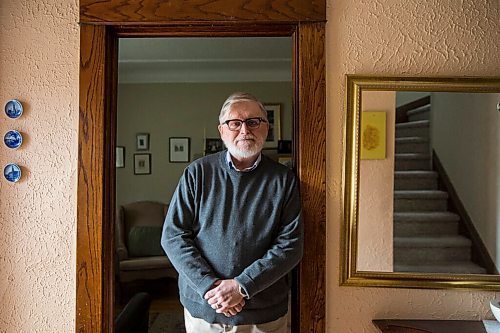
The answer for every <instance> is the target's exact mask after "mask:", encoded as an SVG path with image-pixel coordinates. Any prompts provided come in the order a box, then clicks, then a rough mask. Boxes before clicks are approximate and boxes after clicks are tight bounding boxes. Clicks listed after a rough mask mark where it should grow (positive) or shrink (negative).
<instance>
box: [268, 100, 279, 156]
mask: <svg viewBox="0 0 500 333" xmlns="http://www.w3.org/2000/svg"><path fill="white" fill-rule="evenodd" d="M264 108H265V109H266V111H267V120H268V121H269V132H268V133H267V138H266V142H265V143H264V148H269V149H277V147H278V141H279V140H281V105H280V104H264Z"/></svg>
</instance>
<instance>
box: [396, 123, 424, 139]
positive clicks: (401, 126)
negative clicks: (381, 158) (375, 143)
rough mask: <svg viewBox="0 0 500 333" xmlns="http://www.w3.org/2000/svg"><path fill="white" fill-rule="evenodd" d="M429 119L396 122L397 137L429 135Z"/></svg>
mask: <svg viewBox="0 0 500 333" xmlns="http://www.w3.org/2000/svg"><path fill="white" fill-rule="evenodd" d="M429 124H430V122H429V120H418V121H409V122H406V123H398V124H396V138H402V137H415V136H418V137H423V138H428V137H429Z"/></svg>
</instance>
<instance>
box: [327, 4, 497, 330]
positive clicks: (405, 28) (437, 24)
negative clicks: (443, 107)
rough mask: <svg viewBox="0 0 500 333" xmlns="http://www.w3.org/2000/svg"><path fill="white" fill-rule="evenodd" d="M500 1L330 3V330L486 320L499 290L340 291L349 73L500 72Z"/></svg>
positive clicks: (328, 52)
mask: <svg viewBox="0 0 500 333" xmlns="http://www.w3.org/2000/svg"><path fill="white" fill-rule="evenodd" d="M498 7H499V4H498V1H496V0H490V1H486V0H483V1H476V0H465V1H455V0H445V1H442V0H441V1H438V0H432V1H417V0H408V1H399V0H389V1H387V0H362V1H351V0H330V1H328V2H327V8H328V10H327V19H328V24H327V38H326V44H327V47H326V51H327V53H326V54H327V110H328V111H327V112H328V114H327V125H328V126H327V129H328V130H327V142H328V145H327V146H328V148H327V177H328V182H327V184H328V185H327V186H328V187H327V191H328V192H327V217H328V220H327V240H328V241H327V280H328V283H327V286H328V289H327V327H328V329H327V331H328V332H331V333H333V332H341V333H348V332H349V333H350V332H352V333H359V332H368V333H369V332H377V330H376V329H375V328H374V327H373V325H372V324H371V320H372V319H374V318H444V319H462V318H463V319H482V318H486V317H490V316H491V315H490V313H489V309H488V302H489V300H490V299H492V298H493V297H495V296H498V295H496V294H495V293H492V292H477V291H472V292H471V291H441V290H410V289H384V288H353V287H339V285H338V281H339V274H338V267H339V264H340V255H339V245H338V242H339V239H340V234H339V233H340V226H341V218H342V205H341V204H342V200H341V187H340V181H341V179H342V174H341V170H342V159H341V158H340V156H342V154H343V146H342V141H343V138H342V130H343V127H342V124H343V123H344V111H343V110H344V100H345V84H344V74H346V73H355V74H367V75H369V74H378V75H422V76H423V75H429V76H432V75H441V76H445V75H469V76H492V75H496V76H499V75H500V63H499V62H500V60H499V58H498V54H500V44H499V43H498V41H499V40H500V21H499V20H498V17H499V14H500V12H499V8H498Z"/></svg>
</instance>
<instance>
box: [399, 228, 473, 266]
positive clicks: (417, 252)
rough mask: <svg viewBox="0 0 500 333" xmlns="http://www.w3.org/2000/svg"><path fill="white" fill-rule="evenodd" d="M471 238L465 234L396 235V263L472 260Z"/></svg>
mask: <svg viewBox="0 0 500 333" xmlns="http://www.w3.org/2000/svg"><path fill="white" fill-rule="evenodd" d="M471 244H472V242H471V241H470V239H468V238H466V237H463V236H458V235H456V236H446V237H394V263H395V264H398V265H400V264H411V265H414V264H420V263H422V262H424V263H428V262H436V261H457V260H458V261H470V259H471Z"/></svg>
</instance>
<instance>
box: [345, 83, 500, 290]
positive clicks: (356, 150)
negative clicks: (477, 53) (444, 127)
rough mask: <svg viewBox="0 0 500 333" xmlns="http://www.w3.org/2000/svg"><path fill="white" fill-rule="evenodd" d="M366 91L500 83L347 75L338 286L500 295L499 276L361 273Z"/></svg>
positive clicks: (482, 88)
mask: <svg viewBox="0 0 500 333" xmlns="http://www.w3.org/2000/svg"><path fill="white" fill-rule="evenodd" d="M363 91H422V92H439V91H441V92H481V93H500V78H498V77H491V78H478V77H477V78H476V77H384V76H381V77H377V76H362V75H346V104H345V107H346V118H345V131H344V142H345V145H346V146H345V152H346V153H345V160H344V177H343V191H344V220H343V226H342V232H341V235H342V240H341V242H342V248H341V269H340V285H342V286H358V287H393V288H421V289H481V290H497V291H498V290H500V276H498V275H495V276H492V275H480V274H477V275H473V274H441V273H405V272H373V271H358V269H357V260H358V228H359V221H358V211H359V154H360V147H359V140H360V125H361V124H360V116H361V103H362V98H361V96H362V92H363Z"/></svg>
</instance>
